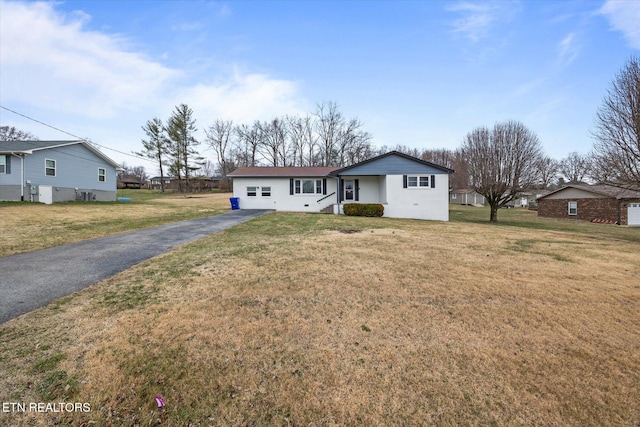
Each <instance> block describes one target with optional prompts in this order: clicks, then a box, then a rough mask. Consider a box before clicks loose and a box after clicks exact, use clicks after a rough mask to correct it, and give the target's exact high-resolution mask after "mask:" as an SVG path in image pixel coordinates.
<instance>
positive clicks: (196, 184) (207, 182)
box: [147, 175, 221, 191]
mask: <svg viewBox="0 0 640 427" xmlns="http://www.w3.org/2000/svg"><path fill="white" fill-rule="evenodd" d="M220 179H221V178H220V177H216V176H204V175H198V176H191V177H189V184H190V186H191V191H203V190H212V189H214V188H218V187H219V186H220ZM181 181H182V182H181ZM181 183H182V186H183V187H184V186H186V184H185V181H184V178H182V179H181V180H179V179H178V178H176V177H172V176H165V177H164V189H165V190H178V189H179V188H180V184H181ZM147 187H148V188H149V189H151V190H160V177H159V176H154V177H152V178H149V179H148V180H147Z"/></svg>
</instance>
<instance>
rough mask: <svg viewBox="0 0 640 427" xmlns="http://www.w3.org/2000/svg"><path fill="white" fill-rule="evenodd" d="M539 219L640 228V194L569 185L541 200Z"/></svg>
mask: <svg viewBox="0 0 640 427" xmlns="http://www.w3.org/2000/svg"><path fill="white" fill-rule="evenodd" d="M538 216H544V217H550V218H566V219H578V220H583V221H592V222H607V223H612V224H619V225H635V226H640V191H639V190H631V189H627V188H619V187H613V186H610V185H567V186H565V187H563V188H561V189H559V190H556V191H553V192H551V193H549V194H547V195H546V196H543V197H540V198H539V199H538Z"/></svg>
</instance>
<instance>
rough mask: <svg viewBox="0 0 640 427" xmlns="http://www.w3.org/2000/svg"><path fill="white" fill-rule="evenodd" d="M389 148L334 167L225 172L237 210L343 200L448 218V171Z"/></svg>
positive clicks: (299, 208) (319, 206)
mask: <svg viewBox="0 0 640 427" xmlns="http://www.w3.org/2000/svg"><path fill="white" fill-rule="evenodd" d="M452 172H453V171H452V170H451V169H448V168H445V167H443V166H440V165H436V164H434V163H431V162H426V161H424V160H420V159H417V158H415V157H411V156H408V155H406V154H403V153H399V152H397V151H392V152H389V153H386V154H383V155H381V156H378V157H374V158H372V159H369V160H365V161H363V162H360V163H357V164H354V165H351V166H347V167H345V168H335V167H241V168H238V169H236V170H235V171H233V172H232V173H230V174H229V177H230V178H233V196H234V197H236V198H238V199H239V205H240V209H274V210H276V211H293V212H328V213H336V214H337V213H342V205H343V204H345V203H380V204H382V205H383V206H384V216H385V217H390V218H414V219H426V220H438V221H448V220H449V174H450V173H452Z"/></svg>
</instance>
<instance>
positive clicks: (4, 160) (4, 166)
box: [0, 154, 7, 173]
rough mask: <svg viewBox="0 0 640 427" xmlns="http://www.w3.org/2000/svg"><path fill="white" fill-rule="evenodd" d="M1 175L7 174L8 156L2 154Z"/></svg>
mask: <svg viewBox="0 0 640 427" xmlns="http://www.w3.org/2000/svg"><path fill="white" fill-rule="evenodd" d="M0 173H7V156H6V155H4V154H0Z"/></svg>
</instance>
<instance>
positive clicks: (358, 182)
mask: <svg viewBox="0 0 640 427" xmlns="http://www.w3.org/2000/svg"><path fill="white" fill-rule="evenodd" d="M354 185H355V187H356V202H357V201H359V200H360V187H359V185H360V180H358V179H356V180H355V181H354Z"/></svg>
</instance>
